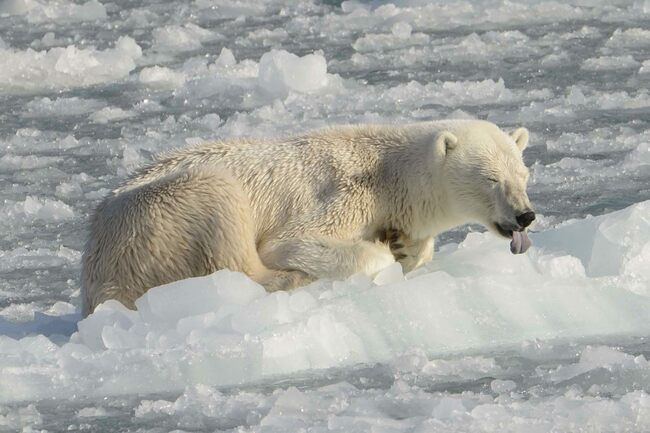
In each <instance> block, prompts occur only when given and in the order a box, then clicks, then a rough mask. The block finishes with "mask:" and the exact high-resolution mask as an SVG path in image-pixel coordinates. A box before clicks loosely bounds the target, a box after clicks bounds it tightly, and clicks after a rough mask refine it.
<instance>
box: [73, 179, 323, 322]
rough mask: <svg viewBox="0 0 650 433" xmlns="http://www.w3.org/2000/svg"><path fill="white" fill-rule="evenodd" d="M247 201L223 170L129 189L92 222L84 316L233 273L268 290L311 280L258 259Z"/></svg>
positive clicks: (107, 203) (86, 258) (99, 211)
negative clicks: (161, 288) (109, 303)
mask: <svg viewBox="0 0 650 433" xmlns="http://www.w3.org/2000/svg"><path fill="white" fill-rule="evenodd" d="M251 215H252V212H251V209H250V204H249V202H248V197H247V196H246V194H245V193H244V192H243V190H242V189H241V187H240V185H239V183H238V181H237V180H236V179H234V177H233V176H232V175H231V174H230V173H229V171H228V170H227V169H225V168H223V167H216V168H215V167H212V168H211V169H206V168H203V169H186V170H182V171H180V172H177V173H173V174H170V175H168V176H166V177H163V178H161V179H158V180H155V181H152V182H149V183H145V184H142V185H138V186H135V187H133V188H131V189H124V190H123V191H122V192H121V193H119V194H118V195H116V196H115V197H113V198H109V199H108V200H106V201H105V202H104V203H102V204H101V205H100V206H99V207H98V209H97V212H96V214H95V215H94V217H93V220H92V223H91V228H90V232H91V233H90V237H89V239H90V240H89V242H88V244H87V246H86V251H85V253H84V258H83V260H84V267H83V268H84V272H83V275H82V284H83V285H84V287H85V289H86V290H85V292H84V295H85V296H84V299H83V300H82V302H83V304H84V305H83V314H84V316H86V315H88V314H90V313H91V312H92V311H93V310H94V308H95V307H96V306H97V305H98V304H100V303H101V302H103V301H105V300H107V299H117V300H119V301H120V302H122V303H123V304H124V305H125V306H127V307H128V308H134V305H133V302H134V301H135V299H137V298H138V297H140V296H141V295H142V294H143V293H144V292H146V291H147V290H148V289H149V288H151V287H155V286H158V285H162V284H166V283H170V282H173V281H177V280H181V279H184V278H189V277H195V276H201V275H208V274H210V273H212V272H215V271H217V270H219V269H224V268H228V269H230V270H233V271H239V272H243V273H246V274H247V275H249V276H250V277H251V278H252V279H253V280H255V281H257V282H258V283H260V284H262V285H263V286H265V288H266V289H267V290H269V291H273V290H278V289H289V288H293V287H297V286H300V285H305V284H308V283H309V282H310V281H312V279H311V278H309V277H308V276H307V275H306V274H304V273H302V272H299V271H292V270H288V271H285V270H273V269H269V268H267V267H266V266H264V264H263V263H262V261H261V260H260V257H259V255H258V253H257V248H256V242H255V226H254V224H253V221H252V219H251Z"/></svg>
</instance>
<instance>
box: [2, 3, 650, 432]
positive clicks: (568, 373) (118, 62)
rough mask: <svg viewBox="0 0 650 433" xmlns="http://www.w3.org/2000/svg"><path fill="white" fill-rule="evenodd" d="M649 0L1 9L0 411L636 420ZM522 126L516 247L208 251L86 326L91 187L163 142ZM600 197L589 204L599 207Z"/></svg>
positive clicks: (214, 419)
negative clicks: (484, 123) (82, 267)
mask: <svg viewBox="0 0 650 433" xmlns="http://www.w3.org/2000/svg"><path fill="white" fill-rule="evenodd" d="M648 28H650V4H649V3H648V1H634V2H632V1H629V2H628V1H607V2H605V1H603V2H598V1H590V2H585V1H580V0H576V1H568V2H548V1H532V0H530V1H525V2H515V3H513V2H508V1H501V0H482V1H479V2H476V1H456V2H447V1H427V2H424V1H410V0H409V1H396V2H392V3H389V2H385V1H374V2H369V3H362V2H357V1H345V2H342V3H340V2H330V1H328V2H316V1H315V2H303V1H291V0H288V1H276V0H266V1H248V0H241V1H222V0H194V1H189V0H188V1H176V2H145V1H142V0H136V1H125V0H124V1H123V0H117V1H113V2H106V1H102V0H99V1H97V0H89V1H83V0H56V1H44V0H5V1H1V2H0V107H1V108H2V109H0V146H2V154H0V194H2V197H1V198H2V200H1V201H0V273H1V274H2V276H1V278H0V431H21V430H23V429H24V430H26V431H30V430H36V431H40V430H48V431H63V430H65V431H138V430H140V431H171V430H175V429H181V430H184V431H214V430H230V429H239V431H265V432H266V431H269V432H286V431H299V430H301V429H312V431H329V430H332V431H341V432H353V431H382V432H388V431H390V432H403V431H404V432H421V431H427V432H428V431H444V432H453V431H498V432H503V431H522V432H530V431H536V432H537V431H562V432H568V431H612V432H614V431H648V430H650V363H649V359H650V344H649V343H648V340H647V338H648V335H649V334H650V321H649V320H648V318H649V317H650V202H649V201H648V200H649V199H650V120H649V119H650V94H649V93H648V90H647V89H648V86H649V85H650V31H649V30H648ZM449 117H456V118H458V117H461V118H482V119H488V120H491V121H494V122H496V123H498V124H500V125H501V126H503V127H504V128H514V127H518V126H526V127H527V128H528V129H529V130H530V131H531V144H530V145H529V148H528V149H527V150H526V152H525V154H524V158H525V160H526V162H527V164H528V165H529V166H530V167H531V172H532V176H531V181H530V196H531V199H532V201H533V203H534V205H535V208H536V211H537V212H538V215H539V217H538V220H537V222H536V225H535V226H534V227H533V228H532V230H531V231H532V233H531V235H530V236H531V239H532V241H533V247H531V249H530V250H529V251H528V252H527V253H526V254H522V255H518V256H513V255H511V254H510V253H509V252H508V246H507V242H505V241H503V240H500V239H498V238H496V237H495V236H493V235H491V234H487V233H481V232H480V230H479V228H478V227H474V226H472V227H462V228H459V229H456V230H453V231H451V232H448V233H446V234H444V235H442V236H441V237H440V238H439V239H438V243H437V246H436V248H437V250H438V251H436V255H435V257H434V261H433V262H432V263H430V264H428V265H427V266H426V267H424V268H421V269H418V270H416V271H415V272H412V273H411V274H409V275H407V276H403V275H402V273H401V270H400V269H399V267H398V266H397V265H394V266H392V267H389V268H387V269H386V270H384V271H383V272H382V273H381V274H379V275H378V276H376V277H375V278H374V280H373V279H370V278H368V277H364V276H361V275H357V276H353V277H351V278H350V279H348V280H346V281H318V282H315V283H313V284H312V285H310V286H308V287H305V288H302V289H299V290H296V291H293V292H290V293H275V294H266V293H265V292H264V291H263V290H262V289H261V288H260V287H259V286H257V285H256V284H254V283H253V282H252V281H250V280H249V279H248V278H246V277H245V276H243V275H241V274H236V273H232V272H229V271H221V272H218V273H216V274H214V275H210V276H207V277H203V278H198V279H192V280H187V281H182V282H177V283H174V284H171V285H168V286H164V287H160V288H156V289H154V290H151V291H150V292H148V293H147V294H146V295H145V296H143V297H142V298H141V299H139V300H138V307H139V309H138V311H137V312H133V311H128V310H125V309H124V308H122V307H121V306H120V305H119V304H117V303H115V302H107V303H106V304H104V305H102V306H101V307H100V309H99V311H97V312H96V313H95V314H93V315H92V316H90V317H89V318H87V319H85V320H83V321H80V316H79V261H80V256H81V251H82V249H83V242H84V239H85V236H86V231H85V224H86V221H87V220H88V217H89V214H90V212H91V211H92V209H93V207H94V206H96V205H97V203H98V202H99V201H100V200H101V199H102V197H103V196H104V195H105V194H106V193H107V192H108V191H109V190H110V189H111V188H113V187H115V186H116V185H117V184H118V183H119V182H120V180H121V179H123V178H124V176H126V175H127V174H128V173H129V172H130V171H131V170H132V169H133V168H134V167H136V166H138V165H139V164H143V163H146V162H147V161H150V160H151V159H152V158H153V155H155V154H156V153H158V152H161V151H164V150H167V149H171V148H174V147H178V146H182V145H185V144H191V143H197V142H202V141H206V140H213V139H219V138H225V137H232V136H241V135H255V136H268V135H285V134H291V133H296V132H300V131H304V130H306V129H309V128H314V127H321V126H326V125H334V124H341V123H355V122H382V123H401V122H406V121H418V120H430V119H440V118H449ZM592 215H594V216H592Z"/></svg>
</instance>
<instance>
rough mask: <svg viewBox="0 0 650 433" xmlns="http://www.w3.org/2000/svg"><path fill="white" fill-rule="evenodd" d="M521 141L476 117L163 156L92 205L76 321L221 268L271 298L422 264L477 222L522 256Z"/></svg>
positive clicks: (525, 216) (528, 212) (525, 208)
mask: <svg viewBox="0 0 650 433" xmlns="http://www.w3.org/2000/svg"><path fill="white" fill-rule="evenodd" d="M527 143H528V132H527V130H526V129H525V128H519V129H516V130H514V131H513V132H511V133H509V134H508V133H505V132H504V131H502V130H501V129H499V128H498V127H497V126H496V125H495V124H493V123H490V122H486V121H478V120H447V121H430V122H422V123H414V124H406V125H399V126H396V125H383V126H382V125H357V126H337V127H332V128H329V129H324V130H319V131H313V132H308V133H306V134H303V135H299V136H295V137H290V138H283V139H234V140H226V141H219V142H216V143H208V144H201V145H198V146H193V147H188V148H184V149H180V150H176V151H172V152H170V153H168V154H166V155H163V156H162V157H160V158H159V159H158V160H157V161H156V162H154V163H153V164H151V165H149V166H148V167H145V168H143V169H141V170H139V171H137V172H136V173H135V174H134V175H133V176H132V177H131V178H130V179H128V180H127V181H126V182H125V183H124V184H123V185H122V186H120V187H118V188H117V189H115V190H114V191H113V192H112V193H110V194H109V196H108V197H107V198H106V199H105V200H104V201H103V202H102V203H101V204H100V205H99V206H98V207H97V209H96V211H95V213H94V215H93V217H92V221H91V226H90V236H89V240H88V242H87V244H86V248H85V251H84V255H83V260H82V261H83V264H82V266H83V269H82V302H83V314H84V316H86V315H88V314H90V313H91V312H92V311H93V310H94V308H95V307H96V306H97V305H98V304H100V303H101V302H103V301H105V300H107V299H116V300H118V301H120V302H122V303H123V304H124V305H125V306H127V307H129V308H134V301H135V299H137V298H138V297H139V296H140V295H142V294H143V293H144V292H146V291H147V290H148V289H149V288H151V287H154V286H158V285H161V284H165V283H169V282H172V281H176V280H180V279H184V278H188V277H194V276H200V275H207V274H210V273H212V272H214V271H216V270H219V269H223V268H228V269H231V270H235V271H240V272H244V273H246V274H247V275H249V276H250V277H251V278H252V279H253V280H255V281H257V282H258V283H260V284H261V285H263V286H264V287H265V288H266V289H267V290H268V291H274V290H282V289H290V288H293V287H297V286H301V285H305V284H307V283H309V282H311V281H313V280H315V279H318V278H345V277H347V276H349V275H352V274H354V273H358V272H365V273H367V274H370V275H372V274H374V273H376V272H378V271H379V270H381V269H382V268H384V267H385V266H387V265H388V264H390V263H392V262H394V261H395V260H397V261H399V262H400V263H401V264H402V266H403V268H404V270H405V271H410V270H411V269H414V268H415V267H417V266H419V265H421V264H422V263H424V262H426V261H428V260H431V258H432V255H433V238H434V236H436V235H437V234H438V233H440V232H442V231H444V230H447V229H449V228H451V227H454V226H458V225H460V224H464V223H467V222H478V223H481V224H483V225H484V226H486V227H487V228H488V229H490V230H492V231H494V232H495V233H497V234H499V235H501V236H503V237H505V238H510V239H512V243H511V248H512V250H513V252H514V253H519V252H523V251H525V249H526V248H527V246H528V245H529V243H528V238H527V237H526V236H525V229H526V227H528V225H529V224H530V223H531V222H532V220H533V219H534V218H535V214H534V212H533V211H532V209H531V205H530V202H529V199H528V196H527V193H526V183H527V180H528V170H527V168H526V166H525V165H524V163H523V160H522V151H523V149H524V148H525V147H526V145H527Z"/></svg>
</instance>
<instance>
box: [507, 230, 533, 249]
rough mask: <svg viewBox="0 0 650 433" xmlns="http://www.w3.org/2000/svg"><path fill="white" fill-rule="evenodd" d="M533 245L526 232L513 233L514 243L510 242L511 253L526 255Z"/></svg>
mask: <svg viewBox="0 0 650 433" xmlns="http://www.w3.org/2000/svg"><path fill="white" fill-rule="evenodd" d="M531 245H532V242H531V241H530V239H529V238H528V234H526V232H512V242H510V252H512V254H522V253H525V252H526V250H528V248H530V246H531Z"/></svg>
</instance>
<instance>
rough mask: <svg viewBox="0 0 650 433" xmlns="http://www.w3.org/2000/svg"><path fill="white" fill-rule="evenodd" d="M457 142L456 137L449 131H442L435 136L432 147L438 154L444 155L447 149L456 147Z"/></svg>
mask: <svg viewBox="0 0 650 433" xmlns="http://www.w3.org/2000/svg"><path fill="white" fill-rule="evenodd" d="M457 143H458V138H456V136H455V135H454V134H452V133H451V132H449V131H443V132H441V133H440V135H438V137H436V142H435V144H434V147H435V149H436V152H437V153H438V154H439V155H441V156H445V155H446V154H447V152H448V151H449V150H451V149H453V148H454V147H456V144H457Z"/></svg>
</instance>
